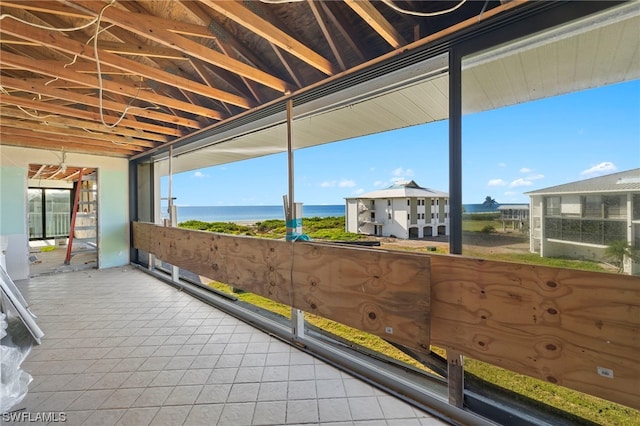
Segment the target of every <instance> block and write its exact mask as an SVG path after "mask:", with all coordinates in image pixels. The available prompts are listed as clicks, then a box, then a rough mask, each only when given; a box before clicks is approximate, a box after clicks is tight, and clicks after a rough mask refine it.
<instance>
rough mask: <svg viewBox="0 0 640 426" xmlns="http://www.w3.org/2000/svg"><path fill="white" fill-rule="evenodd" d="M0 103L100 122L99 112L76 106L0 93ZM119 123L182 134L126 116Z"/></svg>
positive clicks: (112, 121)
mask: <svg viewBox="0 0 640 426" xmlns="http://www.w3.org/2000/svg"><path fill="white" fill-rule="evenodd" d="M0 104H6V105H14V106H19V107H22V108H29V109H32V110H34V111H44V112H47V113H52V114H60V115H63V116H67V117H71V118H81V119H84V120H93V121H95V122H98V123H99V122H100V114H98V113H97V112H89V111H82V110H80V109H76V108H70V107H64V106H59V105H53V104H50V103H47V102H38V101H34V100H31V99H25V98H21V97H18V96H8V95H0ZM34 115H39V114H34ZM45 117H46V116H41V117H40V118H45ZM104 120H105V121H106V122H107V123H108V124H114V123H116V121H117V119H116V118H115V117H111V116H108V115H106V116H104ZM120 125H121V126H123V127H130V128H132V129H144V130H148V131H150V132H156V133H161V134H165V135H172V136H182V132H181V131H180V130H178V129H173V128H171V127H167V126H158V125H155V124H149V123H144V122H140V121H132V120H129V119H126V118H125V119H123V120H122V121H121V122H120Z"/></svg>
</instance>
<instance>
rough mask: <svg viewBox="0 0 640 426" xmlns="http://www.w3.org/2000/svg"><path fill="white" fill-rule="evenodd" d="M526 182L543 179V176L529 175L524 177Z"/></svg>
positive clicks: (539, 174) (540, 174)
mask: <svg viewBox="0 0 640 426" xmlns="http://www.w3.org/2000/svg"><path fill="white" fill-rule="evenodd" d="M526 179H527V180H540V179H544V175H543V174H542V173H538V174H537V175H529V176H527V177H526Z"/></svg>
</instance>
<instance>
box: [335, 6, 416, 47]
mask: <svg viewBox="0 0 640 426" xmlns="http://www.w3.org/2000/svg"><path fill="white" fill-rule="evenodd" d="M344 2H345V3H346V4H347V5H348V6H349V7H350V8H351V9H353V11H354V12H356V13H357V14H358V15H359V16H360V17H361V18H362V19H364V20H365V22H366V23H367V24H369V25H370V26H371V28H373V29H374V30H375V31H376V32H377V33H378V34H380V36H381V37H382V38H383V39H385V40H386V41H387V43H389V44H390V45H391V47H393V48H394V49H398V48H400V47H402V46H404V45H406V44H407V42H406V40H404V38H403V37H402V35H400V33H399V32H398V31H396V29H395V28H394V27H393V25H391V24H390V23H389V21H387V20H386V19H385V17H384V16H382V14H381V13H380V12H379V11H378V9H376V8H375V6H374V5H373V4H371V2H370V1H369V0H344Z"/></svg>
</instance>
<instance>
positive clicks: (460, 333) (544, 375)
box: [134, 224, 640, 408]
mask: <svg viewBox="0 0 640 426" xmlns="http://www.w3.org/2000/svg"><path fill="white" fill-rule="evenodd" d="M134 231H135V232H134V235H135V241H136V247H138V248H141V249H143V250H147V249H146V248H145V246H146V245H149V249H148V250H147V251H151V252H153V253H155V254H156V255H158V257H160V258H162V259H165V260H167V261H170V262H172V263H173V262H175V264H178V265H180V266H182V267H184V268H187V269H190V270H192V271H194V272H197V273H199V274H201V275H204V276H209V277H211V278H213V279H218V280H220V281H223V282H227V283H230V284H232V285H234V286H237V287H240V288H244V289H245V290H247V291H251V292H255V293H258V294H261V295H263V296H266V297H269V298H272V299H274V300H277V301H280V302H283V303H287V304H290V305H292V306H294V307H296V308H299V309H303V310H305V311H308V312H313V313H316V314H318V315H322V316H326V317H327V318H331V319H335V320H337V321H340V322H344V323H346V324H347V325H351V326H354V327H356V328H359V329H362V330H365V331H369V332H372V333H374V334H377V335H379V336H383V337H384V338H387V339H389V340H391V341H394V342H397V343H400V344H403V345H405V346H408V347H411V348H413V349H416V350H420V351H424V347H425V346H424V345H425V344H427V343H426V342H428V339H429V334H430V337H431V343H432V344H434V345H436V346H441V347H444V348H449V349H452V350H454V351H456V352H460V353H462V354H464V355H465V356H469V357H471V358H474V359H477V360H480V361H484V362H487V363H489V364H493V365H496V366H499V367H502V368H506V369H509V370H511V371H514V372H517V373H520V374H525V375H528V376H531V377H536V378H539V379H541V380H545V381H548V382H551V383H554V384H558V385H561V386H565V387H568V388H571V389H575V390H578V391H581V392H585V393H588V394H591V395H595V396H598V397H601V398H605V399H608V400H610V401H614V402H618V403H621V404H625V405H628V406H631V407H634V408H640V363H638V361H637V359H638V354H640V279H639V278H638V277H634V276H626V275H617V274H605V273H596V272H587V271H577V270H568V269H562V268H550V267H543V266H535V265H524V264H518V263H509V262H498V261H484V260H479V259H470V258H465V257H461V256H444V255H432V256H429V255H426V254H416V253H404V252H393V253H390V252H385V251H383V250H376V249H358V248H354V247H341V246H335V245H329V244H322V243H298V242H296V243H294V244H291V243H287V242H285V241H272V240H261V239H255V238H243V237H232V236H224V235H220V234H211V233H205V232H195V231H185V230H179V229H171V228H162V227H155V226H154V225H149V224H136V226H135V227H134ZM141 231H142V232H141ZM138 244H140V246H138ZM163 244H165V245H167V247H162V245H163ZM178 248H179V249H178ZM291 261H292V263H291ZM178 262H179V263H178ZM429 289H430V290H429ZM429 291H430V293H429ZM425 292H426V293H425ZM429 295H430V297H429ZM388 327H391V329H388Z"/></svg>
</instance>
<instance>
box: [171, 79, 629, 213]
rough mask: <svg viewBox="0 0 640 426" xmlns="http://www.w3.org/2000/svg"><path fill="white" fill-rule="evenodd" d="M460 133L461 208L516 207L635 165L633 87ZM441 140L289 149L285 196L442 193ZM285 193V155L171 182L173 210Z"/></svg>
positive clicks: (516, 112) (311, 199)
mask: <svg viewBox="0 0 640 426" xmlns="http://www.w3.org/2000/svg"><path fill="white" fill-rule="evenodd" d="M462 135H463V147H462V148H463V159H462V160H463V188H462V191H463V194H462V198H463V203H465V204H466V203H481V202H483V201H484V199H485V197H486V196H491V197H492V198H494V199H495V200H496V201H498V202H499V203H518V202H520V203H522V202H524V203H526V202H528V197H527V196H526V195H523V193H525V192H527V191H533V190H536V189H541V188H546V187H549V186H554V185H559V184H562V183H567V182H573V181H576V180H581V179H586V178H590V177H595V176H601V175H604V174H609V173H613V172H616V171H624V170H629V169H633V168H638V167H640V81H634V82H629V83H623V84H616V85H611V86H607V87H602V88H598V89H592V90H586V91H581V92H577V93H573V94H569V95H563V96H558V97H555V98H549V99H544V100H540V101H535V102H529V103H526V104H521V105H515V106H511V107H506V108H501V109H497V110H493V111H487V112H483V113H478V114H472V115H468V116H465V117H464V119H463V131H462ZM294 138H295V127H294ZM447 139H448V121H442V122H436V123H431V124H427V125H423V126H416V127H412V128H407V129H401V130H396V131H392V132H386V133H381V134H377V135H372V136H366V137H361V138H355V139H350V140H347V141H342V142H336V143H332V144H327V145H322V146H318V147H313V148H306V149H302V150H297V151H295V154H294V157H295V199H296V201H298V202H302V203H304V204H309V205H316V204H343V203H344V198H345V197H353V196H356V195H359V194H362V193H365V192H369V191H373V190H376V189H380V188H385V187H387V186H389V185H391V184H393V183H394V182H395V181H398V180H410V179H413V180H415V181H416V182H417V183H418V184H419V185H421V186H424V187H428V188H432V189H436V190H440V191H445V192H447V191H448V190H449V189H448V185H449V184H448V181H449V175H448V173H449V171H448V170H449V160H448V150H449V148H448V141H447ZM287 188H288V186H287V159H286V155H285V154H277V155H272V156H268V157H261V158H257V159H253V160H247V161H241V162H237V163H231V164H226V165H222V166H216V167H210V168H205V169H200V170H197V171H191V172H185V173H180V174H175V175H174V176H173V180H172V192H173V194H172V195H173V196H174V197H177V200H176V204H178V205H183V206H184V205H189V206H205V205H231V206H232V205H281V204H282V195H283V194H286V193H287ZM165 195H166V178H165V179H163V196H165Z"/></svg>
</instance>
